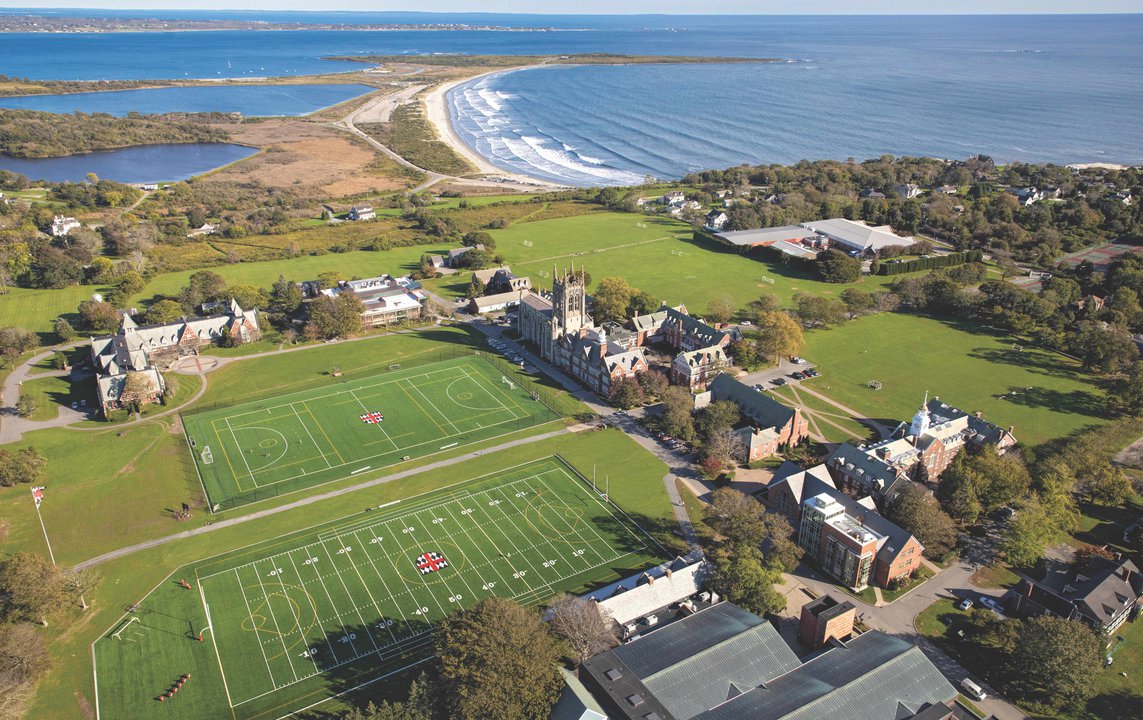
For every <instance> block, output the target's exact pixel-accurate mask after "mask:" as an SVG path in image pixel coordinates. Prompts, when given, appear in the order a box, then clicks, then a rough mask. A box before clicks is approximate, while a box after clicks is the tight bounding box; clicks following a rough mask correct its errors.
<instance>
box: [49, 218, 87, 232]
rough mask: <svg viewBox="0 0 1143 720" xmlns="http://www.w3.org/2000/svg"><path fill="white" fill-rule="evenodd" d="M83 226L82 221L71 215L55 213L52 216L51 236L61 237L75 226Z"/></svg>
mask: <svg viewBox="0 0 1143 720" xmlns="http://www.w3.org/2000/svg"><path fill="white" fill-rule="evenodd" d="M79 227H83V223H81V222H80V221H79V220H76V219H75V218H73V217H68V216H66V215H56V216H55V217H54V218H52V228H51V235H52V237H63V236H64V235H67V234H68V233H70V232H71V231H72V230H75V229H76V228H79Z"/></svg>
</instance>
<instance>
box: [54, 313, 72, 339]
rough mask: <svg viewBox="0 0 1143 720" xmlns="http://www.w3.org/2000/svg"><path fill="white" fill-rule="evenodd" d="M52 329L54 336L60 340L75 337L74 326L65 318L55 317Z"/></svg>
mask: <svg viewBox="0 0 1143 720" xmlns="http://www.w3.org/2000/svg"><path fill="white" fill-rule="evenodd" d="M54 329H55V332H56V337H58V338H59V339H60V342H71V341H72V340H74V339H75V328H73V327H72V326H71V323H69V322H68V321H67V320H64V319H63V318H56V324H55V326H54Z"/></svg>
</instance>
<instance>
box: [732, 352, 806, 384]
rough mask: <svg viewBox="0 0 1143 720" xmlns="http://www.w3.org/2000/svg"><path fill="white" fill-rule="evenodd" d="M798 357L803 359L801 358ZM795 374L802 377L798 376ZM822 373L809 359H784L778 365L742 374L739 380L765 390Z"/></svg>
mask: <svg viewBox="0 0 1143 720" xmlns="http://www.w3.org/2000/svg"><path fill="white" fill-rule="evenodd" d="M798 359H799V360H802V359H801V358H798ZM795 374H797V375H801V376H802V377H797V376H796V375H795ZM820 374H821V373H820V372H819V371H818V369H817V367H816V366H815V365H814V364H813V363H811V362H809V361H806V360H802V361H801V362H792V361H788V360H783V361H782V362H781V363H780V364H779V365H778V366H777V367H771V368H763V369H761V370H758V371H757V372H752V373H746V374H745V375H742V376H740V377H739V378H738V380H739V381H740V382H743V383H746V384H747V385H749V386H751V387H754V386H761V388H765V390H770V389H772V388H775V387H780V386H782V385H788V384H790V383H797V382H801V381H802V380H805V379H806V378H807V377H818V376H819V375H820Z"/></svg>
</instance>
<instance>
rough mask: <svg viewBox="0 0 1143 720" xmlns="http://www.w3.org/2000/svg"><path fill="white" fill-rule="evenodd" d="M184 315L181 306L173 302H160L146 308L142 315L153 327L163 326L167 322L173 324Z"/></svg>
mask: <svg viewBox="0 0 1143 720" xmlns="http://www.w3.org/2000/svg"><path fill="white" fill-rule="evenodd" d="M184 315H186V313H185V312H184V311H183V306H182V305H180V304H178V303H177V302H175V301H174V300H165V299H164V300H160V301H158V302H156V303H154V304H153V305H151V307H149V308H147V312H145V313H143V318H144V319H145V320H146V321H147V322H148V323H151V324H153V325H164V324H166V323H169V322H174V321H175V320H178V319H179V318H180V317H183V316H184Z"/></svg>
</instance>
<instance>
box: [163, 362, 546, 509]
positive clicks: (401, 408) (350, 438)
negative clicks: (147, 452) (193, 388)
mask: <svg viewBox="0 0 1143 720" xmlns="http://www.w3.org/2000/svg"><path fill="white" fill-rule="evenodd" d="M557 417H558V415H556V414H555V413H553V412H552V411H551V410H549V409H548V408H547V407H546V406H545V405H543V404H542V403H540V402H537V401H535V400H533V399H532V398H531V397H530V395H529V394H528V392H527V391H525V390H524V389H523V388H522V387H521V386H519V385H517V384H516V383H515V382H513V381H512V380H511V379H509V378H508V377H507V376H505V375H503V374H502V373H501V372H500V370H498V369H497V368H496V367H495V366H493V365H492V364H491V363H489V362H488V361H486V360H484V359H482V358H480V357H479V356H475V355H465V356H462V357H460V358H456V359H453V360H445V361H441V362H437V363H432V364H429V365H423V366H419V367H415V368H409V369H400V367H399V366H395V367H393V370H392V372H389V373H387V374H384V375H375V376H373V377H369V378H362V379H358V380H354V381H345V382H334V383H333V384H332V385H330V386H327V387H323V388H317V389H311V390H306V391H303V392H297V393H293V394H289V395H278V396H275V397H274V398H272V399H267V400H264V401H261V402H253V403H246V404H242V405H238V406H236V407H228V408H222V409H218V410H210V411H206V412H200V413H196V414H193V415H185V416H184V417H183V424H184V428H185V431H186V434H187V438H188V441H189V443H190V446H191V455H192V457H193V458H194V461H195V464H196V465H197V467H198V472H199V475H200V476H201V477H202V481H203V487H204V489H205V491H206V494H207V497H208V499H209V502H210V504H211V506H221V508H223V509H230V508H232V507H236V506H238V505H243V504H246V503H249V502H255V501H257V500H261V499H265V498H269V497H276V496H277V495H281V494H283V493H287V492H291V491H293V490H298V489H301V488H306V487H312V486H314V485H318V484H321V483H325V482H329V481H330V480H336V479H340V478H344V477H348V476H351V475H357V474H360V473H363V472H367V471H370V470H376V469H377V468H381V467H385V466H387V465H393V464H396V463H398V462H401V461H403V460H407V459H411V458H412V457H422V456H425V455H430V454H433V453H436V452H440V451H442V450H449V449H451V448H455V447H458V446H462V445H468V444H471V443H474V442H478V441H480V440H485V439H488V438H490V437H495V436H497V435H502V434H505V433H508V432H514V431H516V430H521V429H524V428H527V427H531V426H534V425H539V424H543V423H546V422H549V421H552V420H555V419H557Z"/></svg>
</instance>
